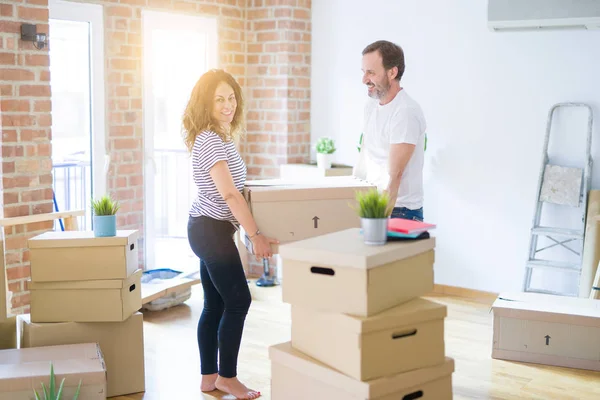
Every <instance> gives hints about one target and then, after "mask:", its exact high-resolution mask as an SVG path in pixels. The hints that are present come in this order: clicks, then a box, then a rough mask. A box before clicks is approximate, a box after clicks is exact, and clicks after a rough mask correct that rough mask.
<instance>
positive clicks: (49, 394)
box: [33, 363, 81, 400]
mask: <svg viewBox="0 0 600 400" xmlns="http://www.w3.org/2000/svg"><path fill="white" fill-rule="evenodd" d="M64 385H65V379H64V378H63V380H62V381H61V382H60V385H59V387H58V390H57V387H56V375H54V365H52V363H50V382H49V385H48V387H46V385H44V382H42V394H43V395H44V397H41V396H40V395H39V394H38V392H37V390H35V389H34V390H33V393H34V394H35V400H63V397H62V395H63V388H64ZM80 391H81V380H80V381H79V386H77V390H76V391H75V395H74V397H73V400H77V398H78V397H79V392H80Z"/></svg>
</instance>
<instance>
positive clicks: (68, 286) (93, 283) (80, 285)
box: [26, 269, 142, 290]
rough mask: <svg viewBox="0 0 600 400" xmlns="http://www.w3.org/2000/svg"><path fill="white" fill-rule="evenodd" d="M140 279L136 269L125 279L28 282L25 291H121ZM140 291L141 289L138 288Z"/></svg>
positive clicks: (139, 271) (138, 270)
mask: <svg viewBox="0 0 600 400" xmlns="http://www.w3.org/2000/svg"><path fill="white" fill-rule="evenodd" d="M141 277H142V270H141V269H137V270H136V271H135V272H134V273H133V274H131V275H130V276H129V277H128V278H127V279H101V280H90V281H65V282H32V281H31V280H28V281H27V283H26V290H57V289H60V290H76V289H90V290H105V289H123V288H125V287H129V286H131V285H133V284H134V283H135V282H136V281H138V280H140V279H141ZM140 290H141V288H140Z"/></svg>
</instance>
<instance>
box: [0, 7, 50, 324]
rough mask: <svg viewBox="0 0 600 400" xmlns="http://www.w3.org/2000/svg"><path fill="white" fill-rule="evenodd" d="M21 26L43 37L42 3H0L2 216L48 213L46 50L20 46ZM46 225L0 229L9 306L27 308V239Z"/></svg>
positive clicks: (45, 29) (44, 17)
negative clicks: (10, 294)
mask: <svg viewBox="0 0 600 400" xmlns="http://www.w3.org/2000/svg"><path fill="white" fill-rule="evenodd" d="M23 22H29V23H35V24H38V32H44V33H48V7H47V0H35V1H31V2H29V3H28V4H24V3H22V2H18V1H11V0H9V1H8V2H7V1H6V0H3V4H0V95H1V108H2V177H3V179H2V184H3V189H4V190H3V201H4V216H5V217H15V216H21V215H30V214H37V213H45V212H51V211H52V175H51V171H52V161H51V158H50V157H51V143H50V139H51V133H50V126H51V117H50V82H49V80H50V71H49V57H48V51H47V49H43V50H38V49H36V48H35V47H33V44H32V43H31V42H22V41H21V40H19V39H20V29H21V28H20V26H21V23H23ZM51 227H52V223H51V222H45V223H38V224H30V225H20V226H15V227H9V228H6V229H5V234H6V242H5V246H6V264H7V270H6V275H7V279H8V286H9V290H10V291H12V292H14V293H15V295H14V297H13V300H12V307H13V309H15V310H16V311H17V312H20V311H23V310H24V309H25V308H26V306H27V305H28V304H29V295H28V294H27V293H26V292H24V282H25V279H26V278H27V277H29V266H28V260H29V255H28V252H27V251H24V248H26V243H27V239H28V238H29V237H31V236H33V235H35V234H37V233H38V232H40V231H43V230H47V229H50V228H51Z"/></svg>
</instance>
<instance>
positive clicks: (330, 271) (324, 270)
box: [310, 267, 335, 276]
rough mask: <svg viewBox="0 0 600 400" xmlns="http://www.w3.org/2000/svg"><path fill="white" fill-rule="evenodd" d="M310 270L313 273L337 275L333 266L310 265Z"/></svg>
mask: <svg viewBox="0 0 600 400" xmlns="http://www.w3.org/2000/svg"><path fill="white" fill-rule="evenodd" d="M310 272H312V273H313V274H320V275H329V276H333V275H335V271H334V270H333V268H324V267H310Z"/></svg>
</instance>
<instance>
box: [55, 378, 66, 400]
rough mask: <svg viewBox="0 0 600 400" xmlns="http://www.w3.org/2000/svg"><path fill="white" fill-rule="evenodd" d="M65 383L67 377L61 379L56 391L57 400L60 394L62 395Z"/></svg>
mask: <svg viewBox="0 0 600 400" xmlns="http://www.w3.org/2000/svg"><path fill="white" fill-rule="evenodd" d="M64 384H65V378H63V380H62V381H60V386H59V388H58V392H57V393H56V400H60V396H62V391H63V386H64Z"/></svg>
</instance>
